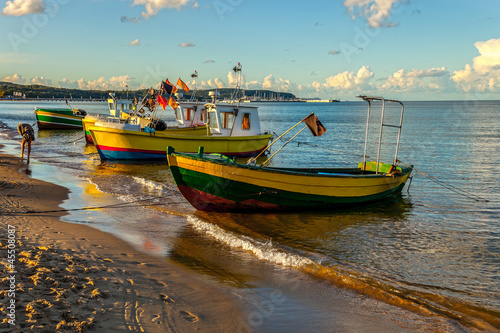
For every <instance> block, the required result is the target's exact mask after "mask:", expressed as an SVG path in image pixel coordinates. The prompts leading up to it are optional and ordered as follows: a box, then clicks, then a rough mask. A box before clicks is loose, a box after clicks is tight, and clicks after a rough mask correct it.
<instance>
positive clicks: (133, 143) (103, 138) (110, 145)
mask: <svg viewBox="0 0 500 333" xmlns="http://www.w3.org/2000/svg"><path fill="white" fill-rule="evenodd" d="M89 130H90V133H91V135H92V140H93V142H94V144H95V146H96V148H97V151H98V152H99V156H100V158H101V159H102V160H127V159H134V160H140V159H162V160H165V159H166V156H165V150H166V148H167V146H172V147H175V149H176V150H178V151H182V152H187V153H194V152H197V151H198V147H199V146H204V147H205V149H206V151H208V152H212V153H222V154H226V155H229V156H255V155H257V154H258V153H260V152H261V151H262V150H264V149H265V148H266V147H267V144H268V143H269V139H270V138H271V134H263V135H255V136H233V137H227V136H215V135H208V136H207V135H206V134H207V130H206V128H204V127H201V128H197V127H194V128H193V127H187V128H179V129H176V130H175V134H174V133H164V132H165V131H163V132H156V133H154V134H152V133H145V132H137V131H127V130H121V129H111V128H100V127H98V126H91V127H90V128H89Z"/></svg>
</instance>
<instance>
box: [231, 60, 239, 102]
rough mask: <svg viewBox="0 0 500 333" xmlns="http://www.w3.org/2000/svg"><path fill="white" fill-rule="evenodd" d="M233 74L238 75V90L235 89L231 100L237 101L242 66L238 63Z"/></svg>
mask: <svg viewBox="0 0 500 333" xmlns="http://www.w3.org/2000/svg"><path fill="white" fill-rule="evenodd" d="M233 72H235V73H238V79H237V80H236V88H234V91H233V94H232V95H231V100H232V101H235V100H236V98H237V97H238V92H239V91H240V85H241V64H240V63H238V66H234V67H233Z"/></svg>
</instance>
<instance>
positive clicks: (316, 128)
mask: <svg viewBox="0 0 500 333" xmlns="http://www.w3.org/2000/svg"><path fill="white" fill-rule="evenodd" d="M302 121H303V122H304V123H306V125H307V127H309V129H310V130H311V133H312V135H314V136H322V135H323V134H325V132H326V128H325V127H324V126H323V124H322V123H321V121H319V119H318V117H316V116H315V115H314V112H313V113H311V114H310V115H308V116H307V117H305V118H304V119H302Z"/></svg>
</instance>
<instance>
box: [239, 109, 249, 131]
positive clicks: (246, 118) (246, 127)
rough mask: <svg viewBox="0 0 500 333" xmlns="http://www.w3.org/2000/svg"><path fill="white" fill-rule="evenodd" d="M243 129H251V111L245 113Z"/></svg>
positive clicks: (242, 123) (242, 122)
mask: <svg viewBox="0 0 500 333" xmlns="http://www.w3.org/2000/svg"><path fill="white" fill-rule="evenodd" d="M241 129H242V130H249V129H250V113H243V120H242V121H241Z"/></svg>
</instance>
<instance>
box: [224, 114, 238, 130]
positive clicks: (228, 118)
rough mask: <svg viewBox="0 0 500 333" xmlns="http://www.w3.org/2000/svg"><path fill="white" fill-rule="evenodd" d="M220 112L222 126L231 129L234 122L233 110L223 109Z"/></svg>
mask: <svg viewBox="0 0 500 333" xmlns="http://www.w3.org/2000/svg"><path fill="white" fill-rule="evenodd" d="M221 114H222V128H223V129H231V128H232V127H233V124H234V120H235V116H234V111H223V112H221Z"/></svg>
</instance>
